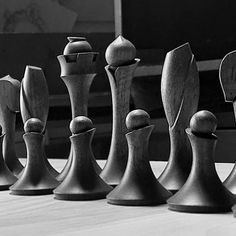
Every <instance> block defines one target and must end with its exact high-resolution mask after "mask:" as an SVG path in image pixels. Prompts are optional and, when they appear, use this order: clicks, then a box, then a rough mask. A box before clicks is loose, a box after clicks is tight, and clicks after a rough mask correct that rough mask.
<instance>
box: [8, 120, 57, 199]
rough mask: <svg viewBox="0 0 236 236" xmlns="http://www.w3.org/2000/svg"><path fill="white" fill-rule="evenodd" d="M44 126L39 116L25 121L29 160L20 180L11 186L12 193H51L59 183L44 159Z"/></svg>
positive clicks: (24, 136)
mask: <svg viewBox="0 0 236 236" xmlns="http://www.w3.org/2000/svg"><path fill="white" fill-rule="evenodd" d="M43 127H44V123H43V122H42V121H41V120H39V119H37V118H31V119H29V120H27V121H26V122H25V125H24V130H25V134H24V135H23V138H24V141H25V144H26V149H27V162H26V166H25V168H24V170H23V173H22V174H21V176H20V178H19V179H18V181H17V182H16V183H15V184H14V185H12V186H11V187H10V190H11V194H14V195H41V194H50V193H52V191H53V189H54V188H56V187H57V185H58V181H57V180H56V179H55V178H54V177H53V176H52V174H51V173H50V172H49V170H48V168H47V166H46V164H45V161H44V156H43V155H44V154H43V134H42V132H43Z"/></svg>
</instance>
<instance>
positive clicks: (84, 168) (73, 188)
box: [53, 116, 112, 201]
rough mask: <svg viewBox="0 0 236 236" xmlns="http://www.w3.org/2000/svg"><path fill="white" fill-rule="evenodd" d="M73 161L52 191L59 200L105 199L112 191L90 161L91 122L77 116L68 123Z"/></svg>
mask: <svg viewBox="0 0 236 236" xmlns="http://www.w3.org/2000/svg"><path fill="white" fill-rule="evenodd" d="M70 130H71V132H72V136H71V137H70V140H71V144H72V150H73V155H72V157H73V159H72V163H71V167H70V169H69V172H68V173H67V175H66V177H65V178H64V180H63V181H62V182H61V184H60V185H59V186H58V187H57V188H56V189H55V190H54V191H53V192H54V196H55V199H59V200H74V201H75V200H77V201H83V200H95V199H101V198H105V197H106V195H107V194H108V193H109V192H110V191H111V190H112V187H110V186H109V185H107V184H106V183H105V182H104V181H103V180H102V179H101V178H100V177H99V175H98V174H97V173H96V171H95V168H94V165H93V163H92V160H91V156H92V149H91V141H92V138H93V135H94V132H95V128H93V124H92V121H91V120H90V119H89V118H87V117H85V116H78V117H76V118H74V119H73V120H72V121H71V123H70Z"/></svg>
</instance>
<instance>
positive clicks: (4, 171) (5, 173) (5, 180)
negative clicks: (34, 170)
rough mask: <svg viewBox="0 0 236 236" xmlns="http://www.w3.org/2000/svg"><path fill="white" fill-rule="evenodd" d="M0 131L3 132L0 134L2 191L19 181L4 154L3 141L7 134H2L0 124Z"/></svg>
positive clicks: (0, 182)
mask: <svg viewBox="0 0 236 236" xmlns="http://www.w3.org/2000/svg"><path fill="white" fill-rule="evenodd" d="M0 133H1V136H0V191H1V190H8V189H9V187H10V186H11V185H12V184H14V183H15V182H16V181H17V178H16V177H15V176H14V175H13V173H12V172H11V171H10V170H9V168H8V167H7V165H6V163H5V161H4V158H3V155H2V143H3V139H4V135H5V134H2V127H1V126H0Z"/></svg>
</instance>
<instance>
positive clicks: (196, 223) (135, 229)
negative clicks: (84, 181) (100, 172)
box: [0, 160, 236, 236]
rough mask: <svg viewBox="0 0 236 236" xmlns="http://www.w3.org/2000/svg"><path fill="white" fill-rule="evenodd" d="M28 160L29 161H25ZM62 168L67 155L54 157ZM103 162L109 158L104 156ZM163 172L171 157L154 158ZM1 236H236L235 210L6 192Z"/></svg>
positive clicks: (0, 202)
mask: <svg viewBox="0 0 236 236" xmlns="http://www.w3.org/2000/svg"><path fill="white" fill-rule="evenodd" d="M23 162H24V160H23ZM50 162H51V163H52V165H53V166H54V167H55V168H56V169H58V170H61V169H62V167H63V166H64V164H65V160H50ZM99 164H100V165H101V166H103V165H104V161H99ZM151 165H152V168H153V171H154V173H155V175H156V176H158V175H159V174H160V173H161V171H162V170H163V169H164V167H165V165H166V163H165V162H151ZM232 167H233V164H222V163H221V164H216V168H217V171H218V174H219V176H220V177H221V179H222V180H224V179H225V178H226V176H227V175H228V174H229V172H230V170H231V169H232ZM0 235H1V236H8V235H10V236H13V235H14V236H15V235H17V236H20V235H24V236H27V235H30V236H37V235H40V236H44V235H58V236H63V235H65V236H74V235H77V236H78V235H94V236H100V235H102V236H104V235H109V236H110V235H112V236H116V235H129V236H130V235H135V236H139V235H158V236H162V235H164V236H169V235H171V236H173V235H174V236H176V235H177V236H185V235H186V236H187V235H188V236H190V235H191V236H195V235H197V236H201V235H207V236H210V235H214V236H216V235H217V236H218V235H225V236H226V235H227V236H231V235H234V236H235V235H236V219H235V218H234V217H233V213H232V212H230V213H225V214H192V213H191V214H190V213H178V212H173V211H170V210H168V208H167V205H160V206H151V207H127V206H116V205H110V204H107V202H106V200H105V199H103V200H95V201H60V200H55V199H54V198H53V195H44V196H16V195H10V194H9V191H2V192H0Z"/></svg>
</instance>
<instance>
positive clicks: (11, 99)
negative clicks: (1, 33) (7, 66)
mask: <svg viewBox="0 0 236 236" xmlns="http://www.w3.org/2000/svg"><path fill="white" fill-rule="evenodd" d="M19 99H20V82H19V81H18V80H16V79H13V78H11V77H10V76H9V75H8V76H5V77H3V78H1V79H0V124H1V126H2V130H3V133H4V137H3V143H2V152H3V158H4V160H5V162H6V164H7V166H8V168H9V169H10V171H11V172H12V173H13V174H14V175H16V176H17V175H19V174H20V172H21V171H22V169H23V165H22V164H21V163H20V161H19V160H18V158H17V156H16V150H15V132H16V131H15V123H16V113H17V112H19V111H20V101H19Z"/></svg>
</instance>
